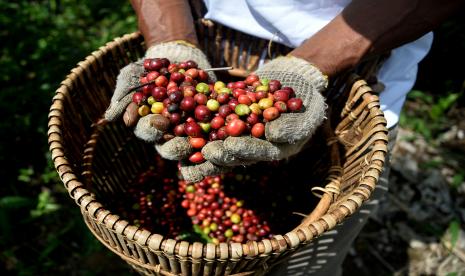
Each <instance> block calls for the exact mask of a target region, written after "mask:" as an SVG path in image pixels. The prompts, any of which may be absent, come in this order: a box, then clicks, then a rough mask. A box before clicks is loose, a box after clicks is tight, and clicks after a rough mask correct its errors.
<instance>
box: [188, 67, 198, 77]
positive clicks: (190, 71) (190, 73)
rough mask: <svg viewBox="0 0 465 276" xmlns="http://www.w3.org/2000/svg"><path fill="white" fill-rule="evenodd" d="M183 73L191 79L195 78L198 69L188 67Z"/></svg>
mask: <svg viewBox="0 0 465 276" xmlns="http://www.w3.org/2000/svg"><path fill="white" fill-rule="evenodd" d="M184 75H186V76H188V77H191V78H192V79H195V78H197V77H198V76H199V70H197V69H196V68H190V69H188V70H187V71H186V73H184Z"/></svg>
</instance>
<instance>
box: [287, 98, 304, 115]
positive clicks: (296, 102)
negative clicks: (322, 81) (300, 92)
mask: <svg viewBox="0 0 465 276" xmlns="http://www.w3.org/2000/svg"><path fill="white" fill-rule="evenodd" d="M302 104H303V103H302V99H300V98H292V99H289V100H288V101H287V108H288V109H289V111H291V112H297V111H300V110H301V109H302Z"/></svg>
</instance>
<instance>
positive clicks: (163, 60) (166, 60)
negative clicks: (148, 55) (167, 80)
mask: <svg viewBox="0 0 465 276" xmlns="http://www.w3.org/2000/svg"><path fill="white" fill-rule="evenodd" d="M160 62H161V64H162V67H165V68H166V67H168V66H169V65H170V60H169V59H167V58H161V59H160Z"/></svg>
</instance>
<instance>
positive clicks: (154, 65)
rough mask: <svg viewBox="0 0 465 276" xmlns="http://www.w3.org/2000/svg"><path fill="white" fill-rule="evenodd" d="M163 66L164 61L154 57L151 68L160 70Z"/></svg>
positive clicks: (151, 69)
mask: <svg viewBox="0 0 465 276" xmlns="http://www.w3.org/2000/svg"><path fill="white" fill-rule="evenodd" d="M162 67H163V63H162V62H161V61H160V59H159V58H154V59H152V60H151V61H150V66H149V69H148V70H150V71H158V70H160V69H161V68H162Z"/></svg>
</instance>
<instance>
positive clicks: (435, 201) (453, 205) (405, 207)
mask: <svg viewBox="0 0 465 276" xmlns="http://www.w3.org/2000/svg"><path fill="white" fill-rule="evenodd" d="M462 125H463V124H462ZM464 136H465V131H464V129H463V128H461V127H460V124H459V125H458V126H455V127H452V128H451V129H450V130H449V131H447V132H446V133H444V135H442V136H441V137H440V138H439V139H438V140H437V141H434V142H426V140H425V139H424V138H423V137H422V136H420V135H418V134H416V133H414V132H412V131H409V130H406V129H400V130H399V134H398V137H397V143H396V146H395V148H394V150H393V154H392V170H391V174H390V177H389V181H390V182H389V183H390V184H389V185H390V186H389V192H388V195H387V197H386V198H385V200H384V201H383V202H382V203H381V204H380V208H379V210H378V213H377V214H376V215H375V216H374V217H373V218H371V219H370V220H369V222H368V223H367V225H366V226H365V228H364V229H363V230H362V232H361V233H360V235H359V236H358V238H357V239H356V241H355V243H354V245H353V247H352V249H351V250H350V252H349V256H348V258H347V259H346V261H345V263H344V275H353V274H354V273H357V275H465V233H464V232H463V226H462V227H461V222H463V221H465V204H464V201H465V198H464V194H465V182H464V181H463V177H462V178H461V177H457V176H456V175H455V172H456V170H457V169H458V168H460V167H461V166H463V164H465V160H464V154H463V151H464V150H465V147H461V145H460V144H461V143H463V141H464ZM462 225H463V224H462Z"/></svg>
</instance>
